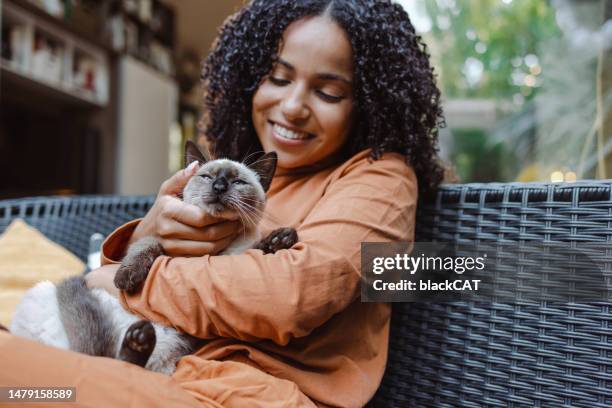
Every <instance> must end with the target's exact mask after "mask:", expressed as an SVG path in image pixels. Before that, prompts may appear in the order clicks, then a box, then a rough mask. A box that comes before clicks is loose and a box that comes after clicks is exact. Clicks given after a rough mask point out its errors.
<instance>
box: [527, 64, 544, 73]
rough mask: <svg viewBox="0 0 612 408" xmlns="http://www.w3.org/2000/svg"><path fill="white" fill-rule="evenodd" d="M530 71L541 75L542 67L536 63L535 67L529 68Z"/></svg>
mask: <svg viewBox="0 0 612 408" xmlns="http://www.w3.org/2000/svg"><path fill="white" fill-rule="evenodd" d="M529 72H531V73H532V74H533V75H540V73H541V72H542V68H541V67H540V66H539V65H534V66H533V67H531V68H529Z"/></svg>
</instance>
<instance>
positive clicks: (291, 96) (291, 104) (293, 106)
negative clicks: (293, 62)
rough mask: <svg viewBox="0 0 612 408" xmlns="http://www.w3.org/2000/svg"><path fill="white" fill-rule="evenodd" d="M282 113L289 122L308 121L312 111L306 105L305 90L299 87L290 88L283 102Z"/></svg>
mask: <svg viewBox="0 0 612 408" xmlns="http://www.w3.org/2000/svg"><path fill="white" fill-rule="evenodd" d="M281 111H282V113H283V115H284V116H285V119H287V120H291V121H299V120H306V119H308V116H309V115H310V109H309V107H308V104H307V103H306V92H305V89H303V87H301V86H299V85H297V86H294V87H291V88H288V89H287V93H286V95H285V96H284V98H283V100H282V101H281Z"/></svg>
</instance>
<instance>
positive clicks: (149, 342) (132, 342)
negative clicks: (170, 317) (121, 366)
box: [119, 320, 157, 367]
mask: <svg viewBox="0 0 612 408" xmlns="http://www.w3.org/2000/svg"><path fill="white" fill-rule="evenodd" d="M156 341H157V338H156V336H155V329H154V328H153V325H152V324H151V322H147V321H146V320H140V321H137V322H136V323H133V324H132V325H131V326H130V327H129V328H128V329H127V331H126V332H125V337H124V338H123V343H122V344H121V350H120V351H119V359H120V360H123V361H127V362H128V363H132V364H136V365H139V366H141V367H144V366H145V365H146V364H147V361H148V360H149V357H151V353H153V349H154V348H155V343H156Z"/></svg>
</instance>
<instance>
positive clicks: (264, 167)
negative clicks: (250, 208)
mask: <svg viewBox="0 0 612 408" xmlns="http://www.w3.org/2000/svg"><path fill="white" fill-rule="evenodd" d="M249 168H250V169H251V170H253V171H254V172H255V173H257V174H258V175H259V182H260V183H261V186H262V187H263V189H264V191H268V189H269V188H270V184H271V183H272V177H274V171H275V170H276V152H269V153H266V154H264V155H263V156H261V157H260V158H259V159H257V160H256V161H255V162H254V163H251V164H249Z"/></svg>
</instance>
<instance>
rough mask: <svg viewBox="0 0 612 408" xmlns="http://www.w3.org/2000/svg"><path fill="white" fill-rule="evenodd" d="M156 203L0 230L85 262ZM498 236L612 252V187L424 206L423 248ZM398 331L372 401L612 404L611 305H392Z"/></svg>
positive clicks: (21, 202) (27, 203)
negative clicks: (36, 235) (97, 236)
mask: <svg viewBox="0 0 612 408" xmlns="http://www.w3.org/2000/svg"><path fill="white" fill-rule="evenodd" d="M152 201H153V198H152V197H113V196H84V197H72V198H58V197H51V198H49V197H47V198H24V199H17V200H5V201H0V232H1V231H3V230H4V229H5V228H6V227H7V226H8V224H9V223H10V222H11V220H12V219H14V218H17V217H19V218H22V219H25V220H26V221H27V222H28V223H29V224H30V225H32V226H34V227H36V228H38V229H39V230H40V231H42V232H43V233H44V234H46V235H47V236H48V237H49V238H51V239H52V240H54V241H56V242H58V243H60V244H61V245H63V246H64V247H66V248H68V249H70V250H71V251H73V252H74V253H75V254H77V255H78V256H79V257H80V258H82V259H83V260H85V259H86V257H87V251H88V240H89V236H90V235H91V234H93V233H95V232H100V233H102V234H108V233H110V232H111V231H112V230H113V228H114V227H116V226H117V225H120V224H122V223H123V222H125V221H128V220H130V219H134V218H137V217H140V216H142V215H143V214H144V213H145V212H146V211H147V210H148V208H149V207H150V206H151V204H152ZM501 239H503V240H505V241H508V240H516V241H519V240H525V241H533V242H551V243H554V242H557V243H558V242H564V243H573V242H599V243H603V244H604V245H605V244H606V243H609V244H610V252H612V181H593V182H577V183H572V184H515V183H512V184H466V185H449V186H445V187H444V188H442V189H441V190H440V192H439V194H438V195H437V197H436V199H435V200H434V201H433V202H431V203H427V204H424V205H422V206H421V207H420V209H419V214H418V217H417V241H420V242H432V241H442V242H448V241H456V240H461V241H463V242H480V241H487V240H488V241H494V240H501ZM605 268H606V271H609V270H610V269H612V258H611V259H609V260H607V263H605ZM606 282H607V284H608V285H609V284H610V281H609V280H607V281H606ZM391 330H392V331H391V340H390V354H389V361H388V366H387V372H386V374H385V377H384V379H383V382H382V384H381V387H380V389H379V391H378V393H377V394H376V396H375V397H374V399H373V400H372V401H371V402H370V404H369V406H372V407H420V406H427V407H481V406H496V407H497V406H498V407H519V406H525V407H527V406H529V407H532V406H533V407H561V406H568V407H569V406H572V407H589V408H593V407H602V408H603V407H610V406H612V303H608V302H603V301H601V302H591V303H554V302H547V301H542V302H536V303H534V302H514V303H511V304H508V303H495V302H487V303H483V302H452V303H397V304H395V305H394V309H393V321H392V329H391Z"/></svg>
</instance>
